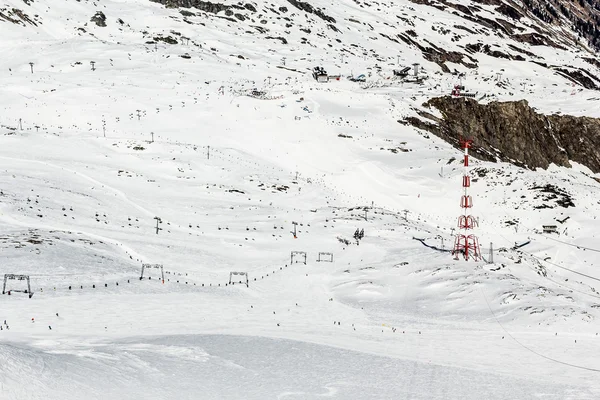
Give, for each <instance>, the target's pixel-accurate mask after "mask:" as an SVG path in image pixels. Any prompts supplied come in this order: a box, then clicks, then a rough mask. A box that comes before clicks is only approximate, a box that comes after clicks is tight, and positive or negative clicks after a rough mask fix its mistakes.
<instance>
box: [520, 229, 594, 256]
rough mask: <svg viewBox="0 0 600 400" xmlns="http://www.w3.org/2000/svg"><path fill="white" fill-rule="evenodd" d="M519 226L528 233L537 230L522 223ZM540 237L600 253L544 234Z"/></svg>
mask: <svg viewBox="0 0 600 400" xmlns="http://www.w3.org/2000/svg"><path fill="white" fill-rule="evenodd" d="M517 224H519V225H521V226H522V227H523V228H525V229H527V230H528V231H531V232H535V229H531V228H530V227H528V226H525V225H523V224H522V223H521V222H517ZM540 235H541V236H543V237H545V238H546V239H550V240H553V241H555V242H558V243H562V244H566V245H567V246H571V247H577V249H579V250H581V249H583V250H589V251H595V252H596V253H600V249H593V248H591V247H586V246H580V245H578V244H573V243H569V242H565V241H564V240H559V239H555V238H553V237H550V236H548V235H545V234H543V233H540Z"/></svg>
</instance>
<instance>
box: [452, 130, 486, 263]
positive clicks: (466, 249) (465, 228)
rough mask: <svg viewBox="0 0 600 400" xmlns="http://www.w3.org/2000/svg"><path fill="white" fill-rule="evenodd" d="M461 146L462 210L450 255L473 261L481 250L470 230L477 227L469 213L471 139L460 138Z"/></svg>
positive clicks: (477, 258) (471, 203) (478, 258)
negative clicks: (462, 162) (463, 152)
mask: <svg viewBox="0 0 600 400" xmlns="http://www.w3.org/2000/svg"><path fill="white" fill-rule="evenodd" d="M460 144H461V147H462V148H463V149H464V150H465V158H464V167H465V169H464V174H463V178H462V187H463V195H462V197H461V199H460V207H461V208H462V210H463V212H462V215H461V216H460V217H458V229H459V232H458V233H457V234H456V236H455V238H454V250H452V255H453V256H455V258H456V259H458V257H459V256H460V255H462V256H463V257H464V258H465V260H469V258H472V259H473V260H475V261H479V260H480V259H481V250H480V248H479V240H478V239H477V236H475V235H473V234H472V233H470V232H471V230H472V229H473V228H475V227H477V219H475V218H474V217H473V216H472V215H470V214H469V209H470V208H472V207H473V198H472V197H471V196H470V195H469V187H471V177H470V176H469V148H470V147H471V145H472V144H473V141H472V140H468V139H466V140H465V139H461V141H460Z"/></svg>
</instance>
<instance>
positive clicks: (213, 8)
mask: <svg viewBox="0 0 600 400" xmlns="http://www.w3.org/2000/svg"><path fill="white" fill-rule="evenodd" d="M150 1H152V2H154V3H159V4H162V5H164V6H165V7H167V8H178V7H185V8H196V9H198V10H202V11H205V12H207V13H211V14H217V13H220V12H221V11H226V10H230V9H232V8H233V9H237V10H244V9H247V10H251V9H254V10H256V9H255V8H254V7H253V6H252V5H251V4H248V5H249V6H250V8H248V7H246V8H244V7H242V6H239V5H236V4H232V5H226V4H221V3H211V2H210V1H201V0H150Z"/></svg>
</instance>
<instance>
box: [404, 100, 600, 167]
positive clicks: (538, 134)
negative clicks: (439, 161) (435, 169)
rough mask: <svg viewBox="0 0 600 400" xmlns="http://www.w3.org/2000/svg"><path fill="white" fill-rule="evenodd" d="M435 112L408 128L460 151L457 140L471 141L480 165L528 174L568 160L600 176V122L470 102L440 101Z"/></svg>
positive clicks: (520, 105) (432, 103)
mask: <svg viewBox="0 0 600 400" xmlns="http://www.w3.org/2000/svg"><path fill="white" fill-rule="evenodd" d="M424 106H425V107H435V108H437V109H438V110H440V111H441V113H442V115H443V118H442V119H440V118H437V117H435V116H433V115H431V114H429V113H426V112H421V113H420V114H421V116H422V117H424V119H421V118H416V117H411V118H407V119H406V122H407V123H409V124H411V125H413V126H415V127H418V128H420V129H423V130H426V131H428V132H431V133H433V134H434V135H436V136H439V137H440V138H442V139H444V140H446V141H448V142H449V143H452V144H454V145H455V146H457V147H458V141H459V138H461V137H466V138H470V139H473V140H474V144H475V146H474V148H473V154H474V155H475V156H476V157H478V158H480V159H483V160H487V161H496V160H498V159H499V160H502V161H507V162H513V163H514V164H517V165H520V166H523V167H528V168H531V169H533V168H538V167H539V168H548V166H549V165H550V164H551V163H554V164H556V165H559V166H564V167H570V166H571V164H570V163H569V160H572V161H575V162H577V163H580V164H583V165H585V166H587V167H588V168H590V169H591V170H592V171H593V172H594V173H598V172H600V119H598V118H589V117H574V116H570V115H543V114H538V113H537V112H535V110H533V109H532V108H531V107H530V106H529V104H528V103H527V101H525V100H521V101H514V102H504V103H500V102H492V103H489V104H485V105H484V104H479V103H478V102H477V101H476V100H474V99H468V98H460V99H455V98H451V97H438V98H433V99H431V100H429V101H428V102H427V103H425V104H424Z"/></svg>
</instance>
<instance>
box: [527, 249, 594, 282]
mask: <svg viewBox="0 0 600 400" xmlns="http://www.w3.org/2000/svg"><path fill="white" fill-rule="evenodd" d="M520 251H521V252H523V253H525V254H528V255H530V256H531V257H533V258H535V259H537V260H540V261H543V262H545V263H548V264H550V265H552V266H555V267H557V268H561V269H564V270H566V271H569V272H572V273H574V274H577V275H581V276H584V277H586V278H588V279H592V280H595V281H598V282H600V278H596V277H594V276H591V275H587V274H584V273H582V272H578V271H574V270H572V269H569V268H566V267H563V266H561V265H558V264H555V263H553V262H551V261H546V260H544V259H543V258H541V257H538V256H536V255H533V254H531V253H529V252H527V251H523V250H520Z"/></svg>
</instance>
